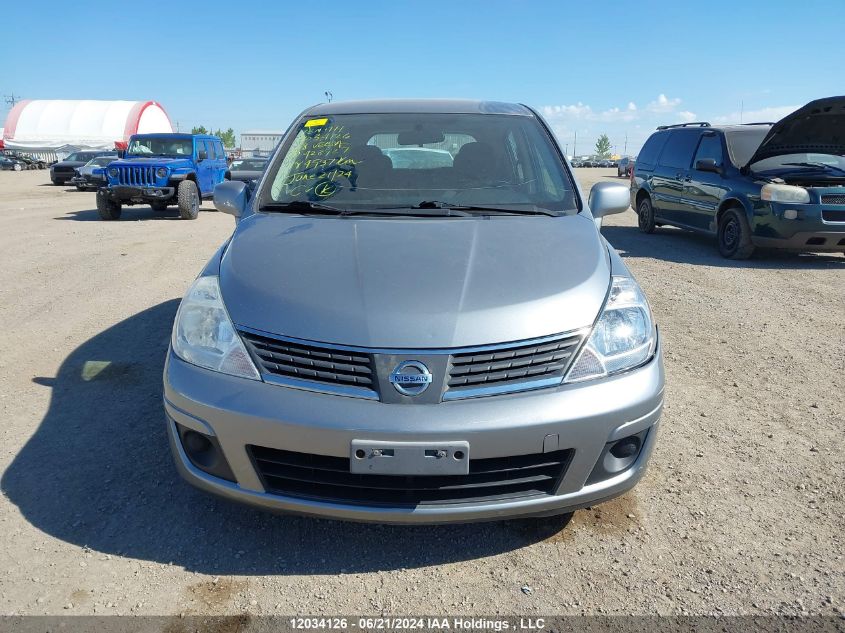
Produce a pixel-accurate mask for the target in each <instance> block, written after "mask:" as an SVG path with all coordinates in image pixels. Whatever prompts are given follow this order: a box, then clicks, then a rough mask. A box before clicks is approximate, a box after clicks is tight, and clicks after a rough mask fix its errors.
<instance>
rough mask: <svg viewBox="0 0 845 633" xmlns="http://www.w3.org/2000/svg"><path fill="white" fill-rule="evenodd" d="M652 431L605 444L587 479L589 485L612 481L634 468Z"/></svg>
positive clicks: (647, 430) (645, 431) (646, 430)
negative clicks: (612, 478)
mask: <svg viewBox="0 0 845 633" xmlns="http://www.w3.org/2000/svg"><path fill="white" fill-rule="evenodd" d="M650 430H651V429H645V430H644V431H640V432H639V433H635V434H634V435H628V436H626V437H623V438H621V439H618V440H614V441H612V442H608V443H607V444H605V446H604V450H602V452H601V455H600V456H599V459H598V461H597V462H596V465H595V467H594V468H593V472H592V473H590V476H589V478H588V479H587V483H588V484H594V483H596V482H598V481H603V480H605V479H610V478H611V477H615V476H616V475H618V474H620V473H623V472H625V471H626V470H628V469H629V468H630V467H631V466H633V465H634V463H635V462H636V461H637V458H639V456H640V453H641V452H642V449H643V445H644V444H645V438H646V436H647V435H648V433H649V431H650Z"/></svg>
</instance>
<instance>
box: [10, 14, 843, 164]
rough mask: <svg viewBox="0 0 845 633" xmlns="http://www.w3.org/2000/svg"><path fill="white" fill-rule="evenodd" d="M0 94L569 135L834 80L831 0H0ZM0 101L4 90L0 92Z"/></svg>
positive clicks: (242, 119)
mask: <svg viewBox="0 0 845 633" xmlns="http://www.w3.org/2000/svg"><path fill="white" fill-rule="evenodd" d="M0 20H2V22H0V24H1V25H2V30H3V37H2V38H0V94H3V95H8V94H10V93H12V92H14V94H15V95H17V96H20V97H24V98H32V99H85V98H88V99H154V100H156V101H159V102H160V103H162V104H163V105H164V107H165V109H166V110H167V111H168V113H169V114H170V117H171V119H172V120H173V121H174V122H176V121H178V122H179V124H180V126H181V128H182V129H185V128H186V127H187V128H190V127H191V126H192V125H198V124H203V125H205V126H206V127H212V128H217V127H223V128H226V127H229V126H231V127H234V128H235V130H236V131H238V132H240V131H243V130H245V129H249V128H263V129H275V128H278V129H283V128H284V127H286V126H287V124H288V123H289V122H290V120H291V119H292V118H293V117H294V116H295V115H296V114H298V113H299V112H300V111H301V110H302V109H303V108H305V107H307V106H308V105H311V104H313V103H316V102H320V101H323V100H324V96H323V92H324V91H325V90H331V91H332V93H333V94H334V98H335V100H340V99H360V98H371V97H467V98H481V99H497V100H504V101H519V102H522V103H526V104H528V105H531V106H535V107H537V108H539V109H541V111H542V112H543V113H544V114H545V116H546V117H547V119H548V120H549V121H550V123H551V124H552V125H553V127H554V128H555V131H556V132H557V134H558V136H559V137H560V139H561V142H562V143H563V144H564V145H565V146H567V147H568V152H569V153H570V154H572V153H573V142H574V137H575V134H576V132H577V135H578V145H577V148H575V151H576V152H577V153H578V154H584V153H590V151H591V150H592V148H593V146H594V144H595V140H596V138H597V136H598V135H599V134H601V133H602V132H606V133H607V134H608V135H609V137H610V140H611V143H612V144H613V145H614V146H615V147H616V148H617V151H619V152H622V150H623V148H624V144H625V138H626V136H627V139H628V150H629V152H631V151H633V152H636V150H637V149H638V148H639V146H640V145H641V143H642V142H643V140H644V139H645V138H646V137H647V136H648V134H649V133H650V132H651V131H652V130H653V129H654V127H655V126H656V125H658V124H661V123H675V122H679V121H683V120H692V119H696V120H698V119H707V120H711V121H713V120H716V121H739V118H740V110H741V109H742V110H743V111H744V112H743V119H744V120H745V121H746V122H748V121H751V120H775V119H778V118H780V117H781V116H783V115H784V114H785V113H787V112H789V111H791V110H792V109H794V108H795V107H797V106H800V105H802V104H804V103H806V102H807V101H809V100H811V99H814V98H818V97H823V96H830V95H832V94H836V93H841V92H843V90H845V88H843V79H845V70H843V64H842V34H841V30H842V25H843V24H845V3H843V2H841V1H830V2H823V1H812V0H811V1H805V2H802V3H800V5H797V4H795V3H793V2H786V1H785V0H782V1H781V2H773V1H771V0H770V1H769V2H744V3H739V2H736V1H733V2H723V1H721V0H710V1H709V2H706V3H699V2H696V3H690V5H689V6H687V4H686V3H680V2H656V1H655V2H650V1H648V0H636V1H630V0H629V1H625V2H618V3H614V2H577V3H575V2H563V1H554V2H552V1H548V2H504V1H497V0H486V1H484V2H480V1H475V0H471V1H470V0H462V1H458V0H452V1H441V0H425V1H424V2H402V1H399V0H395V1H393V2H382V1H376V2H371V1H366V2H363V1H358V2H350V1H349V0H347V1H346V2H334V1H332V0H326V1H324V2H301V3H293V2H281V1H280V2H266V3H263V2H256V1H253V2H244V3H238V2H232V1H231V0H227V1H225V2H224V1H218V0H206V1H205V2H202V3H194V2H158V1H157V0H145V1H144V2H132V3H129V2H116V1H114V0H109V1H108V2H100V1H98V0H95V1H89V2H66V1H64V0H62V1H55V0H46V1H41V2H32V1H30V2H8V3H7V4H6V6H4V8H3V12H2V18H0ZM0 117H1V118H5V108H2V109H0Z"/></svg>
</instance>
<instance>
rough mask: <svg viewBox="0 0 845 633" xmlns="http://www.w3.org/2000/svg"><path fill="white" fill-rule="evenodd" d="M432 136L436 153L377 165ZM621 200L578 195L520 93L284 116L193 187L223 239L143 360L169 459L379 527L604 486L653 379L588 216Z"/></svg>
mask: <svg viewBox="0 0 845 633" xmlns="http://www.w3.org/2000/svg"><path fill="white" fill-rule="evenodd" d="M447 135H448V138H449V139H450V140H449V143H450V145H452V146H457V147H454V150H455V153H454V158H453V160H452V161H451V165H450V166H448V167H446V166H440V161H442V160H443V159H444V158H445V157H440V158H438V159H436V160H432V159H433V158H434V156H435V155H434V154H426V160H425V162H424V163H417V162H416V161H418V160H419V156H422V154H421V153H415V154H414V158H413V161H414V164H421V165H422V166H421V167H419V168H417V167H413V168H405V167H399V166H396V165H395V164H394V163H393V162H392V160H391V159H390V158H388V155H389V154H392V153H396V154H397V155H399V153H398V152H393V150H398V149H409V148H414V147H416V148H420V147H422V148H427V149H429V148H430V149H435V148H437V146H440V145H442V144H443V143H444V142H445V139H446V138H447ZM513 139H518V142H516V143H514V142H512V140H513ZM509 141H510V142H509ZM427 146H428V147H427ZM402 155H404V152H403V153H402ZM628 202H629V201H628V188H627V187H626V186H625V185H621V184H616V183H611V182H602V183H598V184H596V185H595V186H594V187H593V189H592V191H591V193H590V195H589V197H587V196H586V195H584V194H583V193H582V192H581V190H580V189H579V186H578V183H577V181H576V180H575V178H574V176H573V174H572V172H571V171H570V170H569V168H568V166H567V165H566V163H565V161H564V159H563V153H562V151H561V148H560V146H559V145H558V144H557V142H556V140H555V137H554V135H553V133H552V132H551V130H550V128H549V127H548V125H547V124H546V123H545V122H544V121H543V120H542V119H541V118H540V116H539V115H538V114H537V113H536V112H534V111H533V110H531V109H530V108H527V107H525V106H522V105H516V104H505V103H495V102H475V101H449V100H437V101H433V100H432V101H407V100H403V101H374V102H369V101H357V102H350V103H343V102H332V103H328V104H322V105H318V106H315V107H313V108H311V109H309V110H306V111H305V112H304V113H303V114H302V115H300V117H299V118H298V119H297V120H296V121H295V122H294V123H293V125H291V126H290V128H289V129H288V132H286V134H285V136H284V137H283V139H282V140H281V142H280V144H279V145H278V147H277V149H276V151H275V153H274V156H273V158H271V160H270V164H269V165H268V167H267V171H266V173H265V175H264V177H263V178H262V179H261V184H260V185H259V188H258V189H257V190H256V191H255V192H254V193H253V192H249V191H247V188H246V186H245V184H244V183H242V182H234V181H233V182H225V183H222V184H220V185H218V186H217V188H216V190H215V193H214V204H215V206H216V207H217V209H218V210H220V211H222V212H226V213H230V214H232V215H233V216H235V218H236V225H235V231H234V233H233V235H232V236H231V238H230V239H229V240H227V242H226V243H225V245H223V246H222V247H221V248H220V250H219V251H218V252H217V253H216V254H215V255H214V256H213V257H212V258H211V260H210V261H209V262H208V264H207V266H206V268H205V270H204V271H203V272H202V273H201V274H200V276H199V277H198V278H197V279H196V281H195V282H194V284H193V285H192V286H191V288H190V290H188V293H187V294H186V296H185V298H184V299H183V301H182V303H181V306H180V307H179V310H178V313H177V315H176V319H175V323H174V328H173V336H172V341H171V346H170V349H169V350H168V356H167V361H166V365H165V371H164V408H165V412H166V416H167V422H166V423H167V430H168V436H169V438H170V445H171V448H172V451H173V455H174V458H175V461H176V463H177V466H178V468H179V470H180V472H181V473H182V475H183V476H184V477H185V478H186V479H187V480H188V481H189V482H191V483H192V484H194V485H196V486H198V487H200V488H202V489H204V490H206V491H209V492H212V493H216V494H219V495H222V496H224V497H227V498H229V499H232V500H238V501H243V502H245V503H249V504H253V505H256V506H260V507H263V508H266V509H273V510H279V511H289V512H296V513H303V514H310V515H316V516H322V517H334V518H340V519H352V520H361V521H378V522H389V523H444V522H466V521H474V520H485V519H488V520H489V519H505V518H509V517H518V516H544V515H548V514H555V513H566V512H572V511H573V510H574V509H576V508H579V507H584V506H587V505H593V504H596V503H598V502H600V501H605V500H607V499H610V498H612V497H615V496H617V495H620V494H622V493H624V492H625V491H626V490H628V489H630V488H631V487H633V486H634V485H635V484H636V482H637V481H638V480H639V479H640V478H641V477H642V476H643V474H644V473H645V468H646V463H647V461H648V459H649V455H650V454H651V451H652V448H653V447H654V445H655V442H656V440H657V425H658V420H659V418H660V412H661V408H662V403H663V382H664V378H663V365H662V360H661V351H660V345H659V340H658V333H657V329H656V327H655V325H654V320H653V318H652V315H651V312H650V310H649V308H648V305H647V303H646V300H645V298H644V296H643V293H642V291H641V290H640V288H639V286H638V285H637V283H636V281H634V278H633V276H632V275H631V272H630V271H629V270H628V269H627V268H626V267H625V263H624V261H623V260H622V258H621V257H619V255H618V254H617V253H616V252H615V251H614V250H613V248H612V247H611V246H610V245H609V244H608V243H607V242H606V241H605V240H604V239H603V237H602V235H601V233H600V232H599V229H598V224H599V223H600V221H601V218H602V216H604V215H608V214H610V213H620V212H622V211H624V210H625V209H627V208H628ZM416 273H418V274H416Z"/></svg>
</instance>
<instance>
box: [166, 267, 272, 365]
mask: <svg viewBox="0 0 845 633" xmlns="http://www.w3.org/2000/svg"><path fill="white" fill-rule="evenodd" d="M172 346H173V351H174V352H175V353H176V355H177V356H178V357H179V358H181V359H182V360H184V361H186V362H189V363H192V364H194V365H199V366H200V367H205V368H206V369H211V370H213V371H219V372H222V373H224V374H230V375H232V376H240V377H242V378H251V379H253V380H260V379H261V377H260V376H259V375H258V371H257V370H256V369H255V365H254V364H253V362H252V359H250V357H249V354H247V351H246V348H245V347H244V344H243V342H242V341H241V339H240V337H239V336H238V333H237V332H235V328H234V326H233V325H232V321H231V319H229V314H228V313H227V312H226V306H224V305H223V299H222V298H221V296H220V284H219V282H218V281H217V277H200V278H199V279H197V280H196V281H195V282H194V284H193V285H192V286H191V289H190V290H188V294H186V295H185V298H184V299H182V303H181V305H180V306H179V311H178V312H177V313H176V322H175V323H174V324H173V337H172Z"/></svg>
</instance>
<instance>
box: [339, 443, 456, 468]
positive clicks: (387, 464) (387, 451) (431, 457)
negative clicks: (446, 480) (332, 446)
mask: <svg viewBox="0 0 845 633" xmlns="http://www.w3.org/2000/svg"><path fill="white" fill-rule="evenodd" d="M349 470H350V472H353V473H366V474H370V475H466V474H469V442H381V441H372V440H352V445H351V447H350V451H349Z"/></svg>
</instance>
